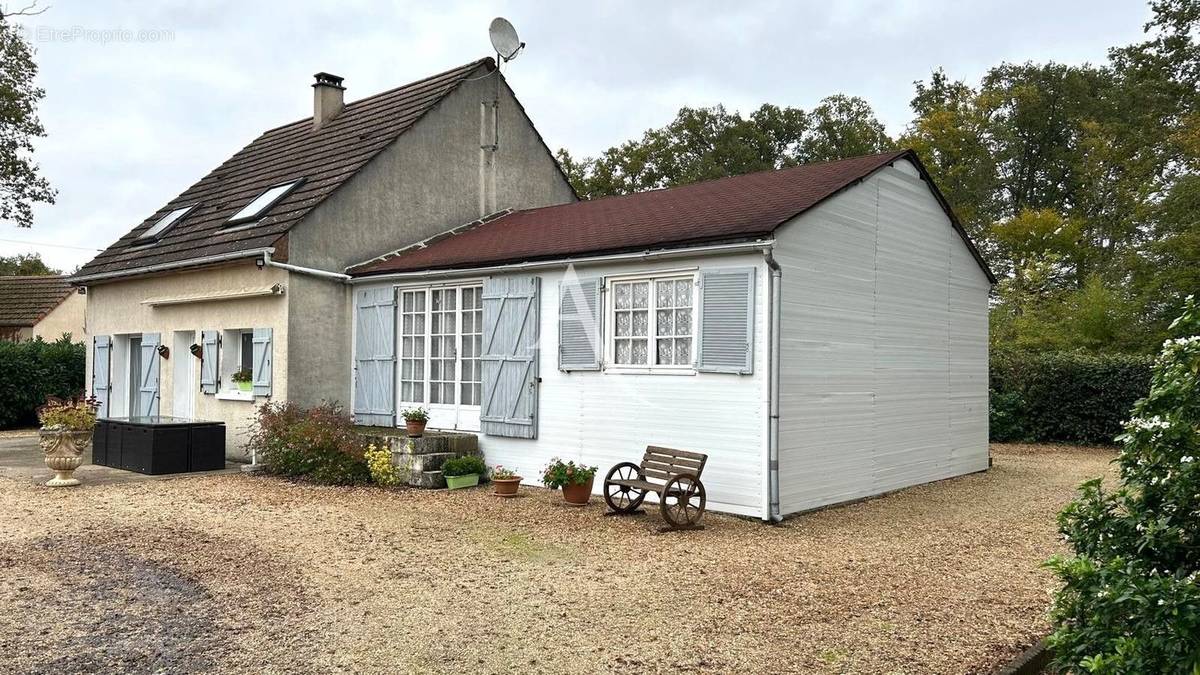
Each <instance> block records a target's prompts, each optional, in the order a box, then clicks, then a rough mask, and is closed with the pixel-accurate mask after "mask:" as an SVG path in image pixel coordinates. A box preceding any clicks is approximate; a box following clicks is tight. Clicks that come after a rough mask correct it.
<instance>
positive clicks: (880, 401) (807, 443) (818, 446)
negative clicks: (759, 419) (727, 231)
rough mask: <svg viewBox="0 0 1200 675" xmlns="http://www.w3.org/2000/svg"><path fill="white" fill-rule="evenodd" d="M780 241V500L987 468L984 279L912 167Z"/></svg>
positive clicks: (869, 491) (798, 225) (812, 499)
mask: <svg viewBox="0 0 1200 675" xmlns="http://www.w3.org/2000/svg"><path fill="white" fill-rule="evenodd" d="M777 239H778V244H777V247H776V253H775V257H776V259H777V260H778V261H779V263H780V265H781V266H782V268H783V292H782V304H783V309H782V316H781V323H782V330H781V378H780V389H781V396H780V448H779V460H780V462H779V463H780V469H779V471H780V481H779V482H780V502H781V511H782V512H783V513H785V514H786V513H792V512H795V511H800V510H804V509H809V508H814V507H817V506H822V505H826V504H833V503H837V502H842V501H846V500H850V499H857V498H860V497H865V496H869V495H873V494H878V493H881V492H886V491H888V490H893V489H897V488H900V487H904V486H908V485H914V484H917V483H922V482H926V481H930V480H937V479H939V478H945V477H948V476H953V475H959V474H962V473H965V472H968V471H974V470H978V469H982V468H986V465H987V431H986V425H987V421H986V420H987V417H986V415H987V410H986V408H987V404H986V399H987V389H986V387H987V384H986V380H987V293H988V288H989V286H988V282H987V279H986V277H985V276H984V274H983V272H982V271H981V270H980V269H979V267H978V265H977V264H976V263H975V261H974V259H973V258H972V257H971V255H970V253H969V252H968V251H967V248H966V246H965V245H964V244H963V242H962V241H961V239H959V237H958V235H957V234H956V233H955V232H954V231H953V229H952V228H951V226H950V223H949V220H948V219H947V218H946V216H945V214H944V213H943V211H942V210H941V207H940V206H939V204H938V203H937V201H936V199H935V198H934V196H933V195H932V193H931V192H930V191H929V189H928V187H927V186H926V185H925V183H924V182H922V181H921V179H920V178H919V177H918V176H917V174H916V171H915V169H914V168H913V167H912V166H911V165H909V164H908V163H907V162H901V163H898V164H897V167H895V168H888V169H884V170H882V171H880V172H878V173H876V174H875V175H873V176H872V177H871V178H870V179H868V180H866V181H864V182H863V183H861V184H859V185H858V186H856V187H854V188H851V189H850V190H847V191H846V192H844V193H842V194H840V195H838V196H837V197H834V198H833V199H831V200H829V201H828V202H826V203H825V204H823V205H821V206H819V207H817V208H816V209H814V210H812V211H810V212H809V213H807V214H804V215H802V216H800V217H799V218H797V219H796V220H795V221H793V222H791V223H789V224H787V225H786V226H784V227H783V228H781V229H780V231H779V233H778V235H777ZM981 429H982V434H981V433H980V430H981Z"/></svg>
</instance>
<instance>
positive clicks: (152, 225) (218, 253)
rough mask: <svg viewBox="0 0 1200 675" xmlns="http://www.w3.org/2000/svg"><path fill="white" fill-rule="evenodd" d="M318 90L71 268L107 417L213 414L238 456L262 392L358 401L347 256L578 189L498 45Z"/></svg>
mask: <svg viewBox="0 0 1200 675" xmlns="http://www.w3.org/2000/svg"><path fill="white" fill-rule="evenodd" d="M312 89H313V114H312V116H311V117H305V118H303V119H300V120H298V121H294V122H291V123H289V124H285V125H283V126H280V127H276V128H274V129H270V130H268V131H266V132H264V133H263V134H262V135H260V136H259V137H258V138H256V139H255V140H253V141H252V142H251V143H250V144H249V145H246V146H245V147H244V148H242V149H241V150H239V151H238V152H237V153H235V154H234V155H233V156H232V157H230V158H229V159H228V160H227V161H225V162H224V163H223V164H221V165H220V166H218V167H217V168H216V169H214V170H213V171H211V172H210V173H209V174H208V175H206V176H204V177H203V178H201V179H200V180H199V181H198V182H196V183H195V184H194V185H192V186H191V187H189V188H188V189H186V190H184V191H183V192H182V193H181V194H180V195H179V196H177V197H175V198H174V199H171V200H170V201H168V202H167V203H166V204H164V205H163V207H162V208H160V209H159V210H158V211H157V212H155V213H154V214H152V215H151V216H150V217H148V218H147V219H146V220H145V221H143V222H142V223H140V224H138V225H137V226H135V227H133V228H132V229H131V230H130V231H129V233H128V234H126V235H125V236H123V237H121V238H120V239H119V240H118V241H117V242H116V243H114V244H113V245H112V246H110V247H108V248H107V249H106V250H105V251H103V252H102V253H100V254H99V255H97V256H96V258H95V259H94V260H92V261H91V262H89V263H88V264H87V265H85V266H84V267H83V268H81V269H80V270H79V271H78V273H77V274H76V275H75V276H74V277H73V278H72V282H73V283H75V284H76V285H79V286H83V287H86V289H87V297H88V302H87V337H88V340H89V343H90V349H89V355H88V372H89V373H90V380H91V383H90V388H91V391H92V392H93V393H94V395H95V396H96V397H97V398H98V399H100V401H101V409H100V414H101V416H105V417H122V416H136V415H156V414H161V415H173V416H179V417H194V418H202V419H209V420H223V421H225V422H226V423H227V427H228V430H229V433H227V435H226V437H227V439H228V442H227V455H228V456H229V457H230V458H233V459H239V458H242V457H244V453H243V450H242V445H243V441H244V434H245V431H246V428H247V424H248V422H249V421H250V420H251V418H252V417H253V415H254V410H255V408H256V404H262V403H264V402H267V401H293V402H296V403H299V404H302V405H309V404H315V403H318V402H320V401H322V400H330V401H341V402H346V401H348V400H349V399H350V374H351V347H350V338H351V328H350V321H351V295H350V293H351V287H350V286H349V285H348V284H346V283H345V281H346V280H347V279H348V277H347V276H346V275H345V274H343V273H342V270H344V268H345V267H346V266H348V265H350V264H352V263H354V262H357V261H360V260H362V259H364V258H367V257H369V256H371V255H374V254H376V253H377V252H378V251H380V250H383V249H386V248H391V247H394V246H396V245H398V244H401V243H404V242H412V241H419V240H422V239H425V238H428V237H430V236H432V235H434V234H436V233H439V232H442V231H444V230H447V229H449V228H451V227H453V226H454V225H455V224H458V223H462V222H465V221H469V220H472V219H475V218H478V217H480V216H482V215H485V214H488V213H492V212H494V211H496V210H497V209H498V208H499V207H498V206H497V205H499V204H503V205H506V206H519V207H522V208H532V207H538V206H546V205H553V204H561V203H564V202H570V201H575V200H576V199H577V197H576V195H575V193H574V191H573V190H572V189H571V187H570V185H569V184H568V183H567V181H566V178H565V177H564V176H563V174H562V172H561V170H560V169H559V167H558V164H557V162H555V161H554V158H553V157H552V155H551V152H550V150H549V149H548V148H547V147H546V145H545V143H544V142H543V141H542V139H541V137H540V136H539V135H538V133H537V131H536V130H535V129H534V128H533V125H532V124H531V123H530V122H529V119H528V118H527V116H526V115H525V112H524V110H523V108H522V107H521V105H520V103H519V102H518V101H517V100H516V98H515V96H514V95H513V92H512V90H511V89H510V88H509V86H508V84H507V82H506V81H505V79H504V77H503V76H502V75H501V74H500V72H499V70H498V69H497V67H496V64H495V62H494V61H493V60H492V59H490V58H488V59H481V60H479V61H474V62H472V63H468V64H466V65H463V66H460V67H457V68H454V69H452V70H448V71H446V72H443V73H440V74H437V75H433V76H431V77H428V78H425V79H422V80H420V81H417V82H413V83H411V84H407V85H404V86H402V87H399V88H396V89H392V90H390V91H385V92H382V93H380V94H375V95H373V96H369V97H367V98H363V99H360V100H357V101H353V102H349V103H347V102H345V101H344V91H345V89H344V87H343V85H342V78H340V77H337V76H334V75H330V74H328V73H318V74H317V75H316V81H315V83H314V84H313V85H312ZM239 371H248V372H247V374H248V375H249V376H250V377H251V380H252V383H253V384H252V387H251V391H248V392H243V391H241V390H240V389H239V388H238V387H237V386H236V384H235V383H234V382H233V381H232V378H233V376H234V375H235V373H238V372H239Z"/></svg>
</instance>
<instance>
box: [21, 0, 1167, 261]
mask: <svg viewBox="0 0 1200 675" xmlns="http://www.w3.org/2000/svg"><path fill="white" fill-rule="evenodd" d="M47 3H49V4H50V5H51V7H50V8H49V9H48V11H46V12H45V13H44V14H42V15H40V16H35V17H26V18H24V19H23V20H19V23H21V24H22V25H23V27H24V29H25V30H27V31H28V32H27V36H28V37H29V39H30V41H31V42H32V43H33V44H34V46H35V48H36V49H37V55H36V59H37V61H38V64H39V66H40V68H41V73H40V76H39V84H40V86H42V87H43V88H45V89H46V99H45V100H44V101H43V103H42V106H41V119H42V122H43V123H44V124H45V127H46V131H47V133H48V134H49V135H48V137H47V138H45V139H43V140H42V141H41V142H40V143H39V145H38V152H37V161H38V162H39V163H40V165H41V167H42V171H43V173H44V175H45V176H47V177H48V178H49V180H50V182H51V183H52V184H53V186H54V187H55V188H57V189H58V201H57V203H56V204H54V205H53V206H45V207H41V208H38V210H37V211H36V221H35V224H34V227H33V228H32V229H18V228H16V227H14V226H13V225H12V224H11V223H0V253H2V254H5V255H11V254H14V253H24V252H29V251H39V252H40V253H41V254H42V256H43V257H44V258H45V259H46V260H47V261H48V262H49V263H50V264H51V265H52V266H56V267H61V268H63V269H65V270H67V271H70V270H71V269H73V268H74V267H76V266H77V265H79V264H82V263H83V262H86V261H87V260H88V259H90V257H91V256H92V255H93V254H94V251H89V250H80V249H89V248H90V249H98V248H103V247H105V246H107V245H108V244H110V243H111V242H112V241H114V240H115V239H116V238H118V237H119V236H121V235H122V234H123V233H125V232H126V231H127V230H129V229H130V228H131V227H132V226H134V225H136V224H137V223H140V222H141V221H142V220H143V219H145V218H146V217H147V216H149V215H150V214H152V213H153V212H154V211H155V210H157V209H158V208H159V207H160V206H161V205H162V204H164V203H166V202H167V201H168V200H169V199H171V198H172V197H174V196H175V195H177V194H178V193H179V192H181V191H182V190H183V189H185V188H186V187H188V186H189V185H191V184H192V183H193V182H195V181H196V180H197V179H199V178H200V177H201V176H203V175H204V174H205V173H207V172H208V171H209V170H210V169H212V168H213V167H215V166H216V165H218V164H219V163H221V162H222V161H224V160H225V159H226V158H227V157H228V156H229V155H231V154H233V153H234V152H235V151H236V150H238V149H239V148H241V147H242V146H243V145H245V144H246V143H247V142H249V141H250V140H252V139H253V138H254V137H256V136H257V135H258V134H259V133H261V132H262V131H263V130H265V129H267V128H270V127H274V126H278V125H279V124H282V123H285V122H289V121H292V120H295V119H299V118H301V117H304V116H306V115H309V114H311V112H312V90H311V89H310V87H309V85H310V84H311V82H312V74H313V73H314V72H317V71H320V70H325V71H329V72H332V73H336V74H338V75H342V76H343V77H345V78H346V82H345V84H346V86H347V89H348V90H347V98H348V99H350V100H353V99H356V98H360V97H362V96H366V95H368V94H371V93H374V92H377V91H381V90H384V89H389V88H391V87H395V86H397V85H400V84H404V83H406V82H410V81H412V80H415V79H419V78H421V77H423V76H425V75H429V74H432V73H434V72H438V71H441V70H445V69H447V68H450V67H453V66H455V65H458V64H461V63H465V62H468V61H471V60H473V59H476V58H479V57H480V56H485V55H488V54H489V53H490V51H491V50H490V46H489V43H488V39H487V26H488V23H489V22H490V21H491V19H492V18H493V17H495V16H497V15H500V16H505V17H507V18H508V19H510V20H511V21H512V22H513V23H514V24H515V25H516V27H517V30H518V31H519V32H520V35H521V39H522V40H524V41H525V42H526V43H528V48H527V49H526V51H525V52H524V53H522V54H521V56H520V57H519V58H518V59H517V60H516V61H514V62H513V63H511V64H510V65H509V66H507V67H506V72H505V74H506V76H507V77H508V79H509V82H510V83H511V84H512V86H513V88H514V89H515V91H516V93H517V96H518V97H519V98H520V99H521V101H522V103H523V104H524V105H525V107H526V109H527V110H528V112H529V114H530V116H531V117H532V119H533V121H534V123H535V124H536V125H537V126H538V128H539V129H540V130H541V132H542V135H543V136H544V137H545V139H546V141H547V142H548V143H549V144H550V146H551V147H552V148H559V147H566V148H568V149H570V150H571V151H572V152H573V153H575V154H577V155H586V154H593V153H596V152H598V151H601V150H603V149H604V148H607V147H609V146H610V145H613V144H615V143H617V142H620V141H623V140H626V139H628V138H631V137H635V136H638V135H640V134H641V132H642V131H643V130H645V129H646V128H648V127H652V126H661V125H662V124H665V123H666V122H668V121H669V120H670V119H671V117H672V116H673V114H674V112H675V111H676V110H677V109H678V108H679V107H680V106H683V105H693V106H696V105H712V104H716V103H723V104H725V105H726V106H727V107H729V108H734V109H738V110H742V111H749V110H751V109H753V108H755V107H757V106H758V105H759V104H761V103H763V102H771V103H775V104H778V105H790V106H797V107H801V108H809V107H812V106H813V105H814V104H815V103H816V102H817V101H818V100H820V99H821V98H822V97H824V96H826V95H829V94H832V93H837V92H843V93H846V94H853V95H858V96H862V97H864V98H866V99H867V100H868V101H869V102H870V103H871V104H872V105H873V106H874V107H875V110H876V112H877V113H878V115H879V116H880V118H881V119H882V120H883V121H884V122H885V123H886V124H887V126H888V129H889V131H890V132H892V133H893V134H896V133H898V132H900V131H901V130H902V129H903V128H904V126H905V124H906V123H907V122H908V120H909V110H908V101H909V99H910V98H911V96H912V82H913V81H914V80H917V79H922V78H925V77H927V76H928V74H929V72H930V71H931V70H932V69H934V68H936V67H937V66H942V67H944V68H945V69H946V70H947V71H948V72H949V73H950V74H951V75H952V76H954V77H958V78H966V79H967V80H969V81H977V80H978V78H979V77H980V75H982V74H983V72H984V71H985V70H986V69H987V68H988V67H989V66H991V65H994V64H997V63H999V62H1001V61H1005V60H1008V61H1026V60H1034V61H1044V60H1056V61H1061V62H1066V63H1083V62H1102V61H1103V60H1104V58H1105V54H1106V50H1107V48H1108V47H1109V46H1112V45H1119V44H1127V43H1130V42H1134V41H1136V40H1139V39H1140V36H1141V26H1142V24H1143V23H1145V21H1146V19H1147V18H1148V16H1149V13H1148V11H1147V9H1146V7H1145V5H1144V3H1141V2H1139V1H1138V0H1072V1H1059V0H1053V1H1047V0H1006V1H1004V2H986V3H985V2H969V1H964V0H938V1H934V0H854V1H851V0H839V1H838V2H830V1H828V0H820V1H810V0H793V1H791V2H784V1H779V2H771V1H761V2H760V1H756V0H740V1H739V2H728V1H725V0H721V1H716V2H654V3H647V2H633V1H629V2H608V1H601V2H591V3H587V5H588V6H587V7H583V6H582V4H583V3H578V4H579V5H581V6H576V4H577V3H569V2H553V3H551V2H532V1H530V2H509V1H502V2H460V1H456V0H443V1H441V2H429V3H407V2H394V3H369V2H356V1H353V0H341V1H339V2H336V3H334V2H324V3H320V4H317V3H313V5H312V6H311V7H305V6H304V3H300V2H255V3H248V2H232V1H220V0H213V1H209V2H200V1H196V0H189V1H178V2H176V1H160V2H153V3H149V2H117V1H114V0H109V1H107V2H102V3H101V2H93V1H91V0H42V5H43V6H45V5H46V4H47ZM19 4H24V1H23V0H16V2H13V1H12V0H0V5H7V6H8V8H9V9H13V8H14V7H15V6H16V5H19ZM13 240H19V241H20V242H21V243H14V241H13ZM48 244H55V245H57V246H49V245H48ZM68 246H69V247H79V248H64V247H68Z"/></svg>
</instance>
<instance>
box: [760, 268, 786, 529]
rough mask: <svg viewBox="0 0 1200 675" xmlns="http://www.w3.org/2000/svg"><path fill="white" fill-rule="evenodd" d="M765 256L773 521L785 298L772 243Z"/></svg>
mask: <svg viewBox="0 0 1200 675" xmlns="http://www.w3.org/2000/svg"><path fill="white" fill-rule="evenodd" d="M763 258H764V259H765V260H766V262H767V267H769V268H770V270H771V274H770V276H769V277H768V280H767V292H768V297H769V300H768V304H767V345H768V349H769V354H768V363H767V379H768V385H767V386H768V389H769V391H770V396H769V398H770V401H769V403H768V406H767V471H768V477H767V507H768V514H767V515H768V517H769V518H770V520H771V521H772V522H779V521H781V520H783V515H782V514H781V513H780V511H781V509H780V506H779V380H780V364H779V351H780V347H779V345H780V336H779V332H780V320H779V316H780V312H781V309H782V307H781V302H782V299H783V289H782V286H783V284H782V280H783V268H782V267H780V266H779V263H778V262H776V260H775V256H774V255H772V248H771V247H767V248H764V249H763Z"/></svg>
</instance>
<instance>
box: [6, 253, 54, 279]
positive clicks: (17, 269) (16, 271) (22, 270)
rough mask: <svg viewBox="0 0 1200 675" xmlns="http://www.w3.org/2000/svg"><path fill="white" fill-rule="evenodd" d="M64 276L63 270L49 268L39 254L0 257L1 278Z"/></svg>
mask: <svg viewBox="0 0 1200 675" xmlns="http://www.w3.org/2000/svg"><path fill="white" fill-rule="evenodd" d="M55 274H62V271H61V270H56V269H52V268H50V267H48V266H47V265H46V263H44V262H42V256H41V255H39V254H37V253H20V254H17V255H11V256H10V255H0V277H12V276H50V275H55Z"/></svg>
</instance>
